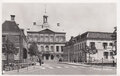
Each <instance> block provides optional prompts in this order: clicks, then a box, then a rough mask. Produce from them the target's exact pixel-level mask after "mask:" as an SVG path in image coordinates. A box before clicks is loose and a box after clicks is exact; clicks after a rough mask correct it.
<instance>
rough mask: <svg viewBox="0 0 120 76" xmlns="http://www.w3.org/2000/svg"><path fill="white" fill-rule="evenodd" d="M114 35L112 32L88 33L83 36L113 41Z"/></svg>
mask: <svg viewBox="0 0 120 76" xmlns="http://www.w3.org/2000/svg"><path fill="white" fill-rule="evenodd" d="M112 34H113V33H110V32H86V33H84V34H83V35H84V36H85V38H89V39H112Z"/></svg>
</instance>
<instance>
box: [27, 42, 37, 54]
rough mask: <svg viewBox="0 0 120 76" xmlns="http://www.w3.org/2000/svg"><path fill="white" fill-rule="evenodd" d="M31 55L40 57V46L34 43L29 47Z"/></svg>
mask: <svg viewBox="0 0 120 76" xmlns="http://www.w3.org/2000/svg"><path fill="white" fill-rule="evenodd" d="M29 54H30V56H38V54H39V53H38V46H37V44H36V43H35V42H32V44H31V45H30V47H29Z"/></svg>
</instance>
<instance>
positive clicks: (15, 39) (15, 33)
mask: <svg viewBox="0 0 120 76" xmlns="http://www.w3.org/2000/svg"><path fill="white" fill-rule="evenodd" d="M14 17H15V15H11V20H6V21H5V22H4V23H3V24H2V51H3V52H4V50H5V49H4V48H5V47H4V45H5V44H7V43H6V40H9V41H10V42H12V43H13V44H14V46H15V47H16V48H17V49H16V50H17V51H18V53H17V54H16V55H15V54H9V55H8V58H9V59H8V60H9V62H10V63H13V62H18V61H19V62H25V61H26V60H27V58H28V45H27V39H26V36H25V34H24V30H23V29H20V28H19V27H18V24H16V22H15V20H14ZM3 52H2V60H3V61H4V62H6V59H7V58H6V57H7V56H6V55H5V54H4V53H3Z"/></svg>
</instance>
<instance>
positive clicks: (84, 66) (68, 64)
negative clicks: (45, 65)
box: [60, 63, 91, 67]
mask: <svg viewBox="0 0 120 76" xmlns="http://www.w3.org/2000/svg"><path fill="white" fill-rule="evenodd" d="M60 64H68V65H75V66H84V67H91V65H82V64H80V65H79V64H78V65H76V64H69V63H60Z"/></svg>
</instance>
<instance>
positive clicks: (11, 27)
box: [2, 21, 20, 33]
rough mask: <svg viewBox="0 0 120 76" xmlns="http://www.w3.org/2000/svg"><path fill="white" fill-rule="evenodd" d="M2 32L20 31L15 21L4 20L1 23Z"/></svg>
mask: <svg viewBox="0 0 120 76" xmlns="http://www.w3.org/2000/svg"><path fill="white" fill-rule="evenodd" d="M2 32H15V33H20V29H19V27H18V25H17V24H16V22H15V21H5V22H4V23H3V24H2Z"/></svg>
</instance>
